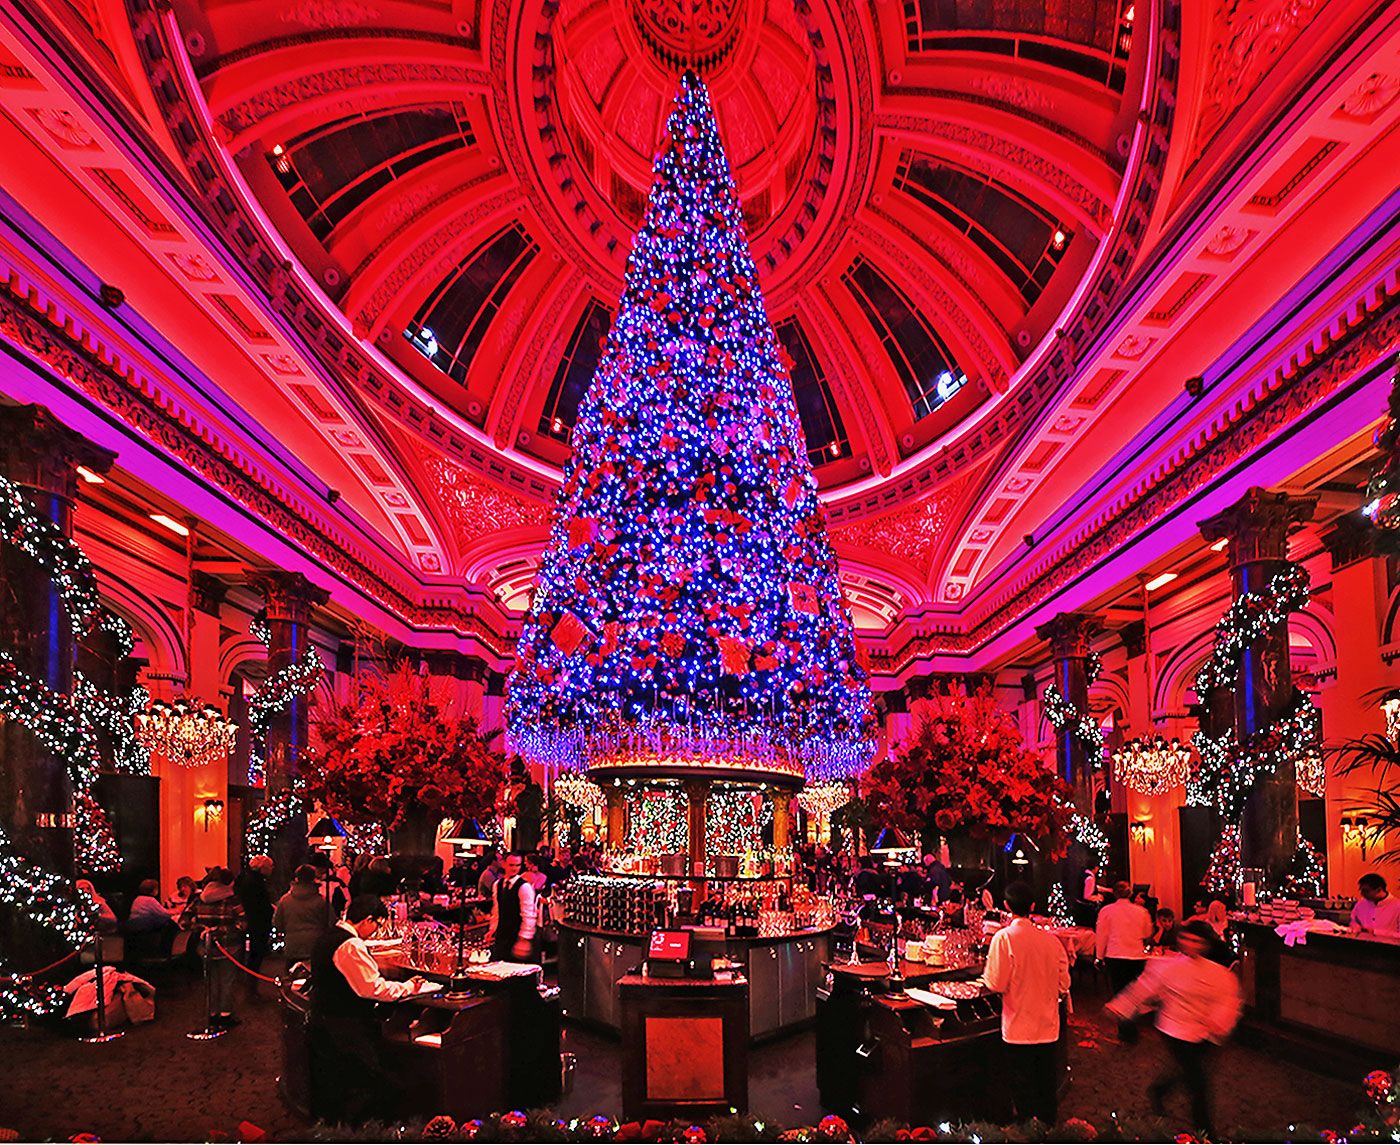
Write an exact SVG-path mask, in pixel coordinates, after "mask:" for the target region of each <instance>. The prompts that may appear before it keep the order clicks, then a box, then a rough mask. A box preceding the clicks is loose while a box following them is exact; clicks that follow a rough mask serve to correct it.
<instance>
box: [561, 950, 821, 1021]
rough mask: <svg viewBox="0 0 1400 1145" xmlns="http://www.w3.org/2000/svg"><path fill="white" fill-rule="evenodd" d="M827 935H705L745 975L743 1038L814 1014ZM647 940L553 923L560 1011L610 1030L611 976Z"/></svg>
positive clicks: (629, 965) (613, 1006) (614, 1003)
mask: <svg viewBox="0 0 1400 1145" xmlns="http://www.w3.org/2000/svg"><path fill="white" fill-rule="evenodd" d="M698 933H702V934H703V933H704V932H703V931H701V932H698ZM831 939H832V932H831V930H830V929H826V930H804V931H798V932H797V933H795V934H791V935H786V936H784V937H780V938H737V937H735V938H723V939H713V940H708V941H710V942H713V943H714V944H715V946H716V949H715V951H714V952H715V953H717V954H723V955H725V956H726V957H728V958H730V959H732V960H733V961H734V962H738V963H739V964H740V965H741V967H742V970H743V974H744V976H745V978H746V979H747V980H748V983H749V996H748V1005H749V1037H750V1038H751V1039H753V1040H755V1041H761V1040H764V1039H767V1038H771V1037H775V1036H777V1035H779V1034H783V1033H786V1032H788V1031H790V1030H792V1029H795V1028H797V1027H799V1026H801V1025H803V1024H804V1023H806V1022H809V1021H811V1020H812V1018H813V1017H815V1015H816V1012H817V988H818V987H819V986H820V985H821V983H822V978H823V971H822V963H824V962H827V961H829V960H830V958H831ZM649 940H650V936H649V935H648V936H647V937H645V938H643V937H642V936H640V935H635V934H618V933H614V932H610V931H606V930H597V929H593V928H590V927H581V926H578V925H576V924H574V923H568V922H566V923H560V925H559V993H560V1001H561V1002H562V1004H563V1007H564V1014H565V1015H566V1016H567V1017H569V1018H572V1019H574V1020H575V1021H578V1022H582V1023H584V1024H585V1025H589V1026H592V1027H594V1028H596V1029H602V1030H605V1031H608V1032H610V1033H618V1032H619V1031H620V1030H621V1028H622V1014H621V1010H620V1008H619V1001H618V992H617V983H618V982H619V980H620V979H622V978H623V977H624V976H626V975H627V974H629V973H631V972H633V971H634V970H635V969H636V968H638V967H640V965H641V963H642V958H643V956H644V953H645V949H644V946H645V943H647V942H648V941H649Z"/></svg>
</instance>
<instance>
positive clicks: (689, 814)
mask: <svg viewBox="0 0 1400 1145" xmlns="http://www.w3.org/2000/svg"><path fill="white" fill-rule="evenodd" d="M709 801H710V781H709V780H708V779H688V780H686V784H685V820H686V827H687V840H688V846H687V849H686V866H687V873H688V874H692V875H698V874H703V873H704V871H705V813H706V810H707V806H708V804H709Z"/></svg>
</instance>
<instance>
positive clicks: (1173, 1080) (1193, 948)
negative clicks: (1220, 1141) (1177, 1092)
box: [1108, 918, 1243, 1141]
mask: <svg viewBox="0 0 1400 1145" xmlns="http://www.w3.org/2000/svg"><path fill="white" fill-rule="evenodd" d="M1176 944H1177V948H1178V949H1179V950H1180V951H1181V953H1180V954H1179V955H1177V956H1176V957H1175V958H1154V959H1153V960H1152V965H1151V966H1149V967H1148V968H1147V969H1146V970H1145V971H1144V972H1143V973H1142V974H1140V975H1138V977H1137V978H1136V979H1135V980H1134V981H1133V982H1132V983H1130V984H1129V986H1128V988H1127V989H1126V990H1124V991H1123V992H1122V993H1121V994H1119V995H1118V996H1117V997H1116V998H1114V999H1113V1001H1112V1002H1110V1003H1109V1004H1108V1011H1109V1013H1111V1014H1115V1015H1117V1016H1118V1017H1119V1018H1120V1019H1122V1020H1124V1021H1130V1020H1131V1019H1133V1018H1134V1017H1136V1016H1137V1015H1138V1014H1140V1013H1142V1011H1144V1010H1147V1009H1150V1008H1151V1007H1152V1006H1156V1007H1157V1032H1158V1033H1160V1034H1161V1035H1162V1041H1163V1042H1164V1043H1165V1044H1166V1047H1167V1052H1168V1053H1169V1054H1171V1058H1172V1064H1171V1065H1169V1066H1168V1067H1167V1068H1166V1069H1165V1070H1164V1071H1163V1072H1162V1073H1161V1074H1159V1075H1158V1077H1157V1080H1156V1081H1154V1082H1153V1083H1152V1084H1151V1085H1150V1086H1148V1087H1147V1096H1148V1099H1149V1100H1150V1101H1151V1103H1152V1112H1153V1113H1155V1114H1157V1116H1159V1117H1161V1116H1163V1115H1164V1112H1165V1111H1164V1109H1163V1106H1162V1099H1163V1098H1164V1097H1166V1095H1167V1094H1168V1093H1170V1092H1171V1091H1172V1090H1173V1089H1174V1088H1176V1086H1177V1085H1179V1084H1180V1083H1181V1082H1183V1081H1184V1082H1185V1083H1186V1088H1187V1091H1188V1092H1189V1093H1190V1095H1191V1117H1192V1128H1193V1129H1195V1130H1197V1131H1198V1132H1202V1133H1203V1134H1204V1136H1205V1138H1206V1139H1207V1140H1211V1141H1214V1140H1215V1123H1214V1118H1213V1117H1212V1116H1211V1101H1210V1073H1211V1070H1210V1056H1211V1053H1212V1047H1213V1046H1215V1045H1218V1044H1219V1043H1221V1042H1223V1041H1224V1040H1225V1039H1226V1038H1227V1037H1229V1036H1230V1031H1231V1030H1233V1029H1234V1028H1235V1023H1236V1022H1238V1021H1239V1020H1240V1010H1241V1009H1242V1008H1243V1002H1242V1000H1241V997H1240V984H1239V980H1238V979H1236V977H1235V975H1234V974H1233V973H1232V972H1231V971H1229V970H1227V969H1226V968H1225V967H1223V966H1221V965H1220V963H1218V962H1212V961H1211V960H1210V959H1209V958H1206V957H1205V954H1206V951H1208V950H1210V949H1211V948H1212V947H1213V946H1214V945H1215V934H1214V932H1213V931H1212V930H1211V926H1210V923H1208V922H1206V921H1205V920H1204V919H1199V918H1193V919H1192V920H1191V921H1190V922H1187V923H1185V924H1184V925H1183V926H1182V928H1181V932H1180V933H1179V934H1178V935H1177V937H1176Z"/></svg>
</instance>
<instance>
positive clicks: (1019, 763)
mask: <svg viewBox="0 0 1400 1145" xmlns="http://www.w3.org/2000/svg"><path fill="white" fill-rule="evenodd" d="M914 715H915V716H916V718H917V720H918V725H917V728H916V730H915V732H914V734H913V736H912V737H911V738H910V740H909V741H908V742H907V743H905V744H903V745H901V746H900V747H898V748H896V749H894V750H893V751H891V752H890V754H889V755H888V756H886V757H885V758H884V759H883V760H881V761H879V762H878V763H876V764H875V765H874V766H872V767H871V768H870V770H869V771H868V772H866V775H865V778H864V780H863V781H862V783H861V788H862V790H863V791H864V792H865V797H866V800H867V801H868V803H869V804H870V806H871V808H872V811H873V814H874V818H875V821H876V822H877V823H881V824H888V825H890V826H893V827H897V828H899V829H900V830H901V831H904V832H905V833H908V834H918V835H921V836H923V837H924V838H932V837H933V836H936V835H942V836H944V837H946V838H947V839H948V840H949V842H950V844H952V845H954V846H955V847H956V845H957V844H958V843H960V842H961V841H963V840H971V841H973V844H974V846H976V847H980V848H982V849H985V847H986V846H987V845H988V843H997V844H1001V843H1005V842H1006V841H1007V840H1008V839H1009V838H1010V837H1011V836H1012V835H1013V834H1015V833H1018V832H1019V833H1022V834H1025V835H1028V836H1030V837H1031V838H1033V839H1034V840H1036V842H1037V844H1038V845H1039V846H1040V847H1041V849H1042V852H1043V853H1044V854H1045V855H1046V856H1047V857H1049V858H1056V857H1058V856H1059V855H1060V854H1062V853H1063V852H1064V850H1065V848H1066V847H1067V846H1068V842H1069V833H1068V829H1069V826H1070V821H1071V817H1072V814H1073V808H1072V807H1071V806H1070V804H1069V799H1070V790H1069V787H1068V785H1067V784H1065V783H1064V782H1063V781H1062V780H1061V779H1060V778H1059V777H1058V776H1057V775H1056V774H1055V773H1054V771H1053V770H1052V769H1050V768H1049V767H1047V766H1046V765H1045V764H1044V762H1043V761H1042V760H1041V758H1040V756H1039V755H1037V754H1035V753H1034V752H1031V751H1028V750H1026V748H1025V746H1024V744H1023V742H1022V738H1021V732H1020V729H1019V728H1018V727H1017V726H1016V721H1015V719H1014V718H1013V717H1012V716H1011V714H1010V713H1009V712H1006V711H1004V710H1002V709H1001V708H999V707H998V706H997V704H996V701H995V700H993V699H992V695H991V690H990V689H988V688H984V689H982V690H981V691H978V692H977V693H975V694H973V695H968V694H967V693H965V692H963V691H961V690H948V691H944V692H942V693H940V694H938V695H935V696H933V697H932V698H931V699H929V700H926V701H921V702H920V703H918V704H917V705H916V706H915V709H914Z"/></svg>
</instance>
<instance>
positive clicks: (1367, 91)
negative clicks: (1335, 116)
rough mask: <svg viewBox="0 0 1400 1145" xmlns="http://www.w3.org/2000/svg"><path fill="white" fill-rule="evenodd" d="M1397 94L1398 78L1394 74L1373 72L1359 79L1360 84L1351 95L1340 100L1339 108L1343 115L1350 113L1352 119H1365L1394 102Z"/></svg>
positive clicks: (1399, 88)
mask: <svg viewBox="0 0 1400 1145" xmlns="http://www.w3.org/2000/svg"><path fill="white" fill-rule="evenodd" d="M1398 95H1400V80H1397V79H1396V78H1395V77H1394V76H1388V75H1383V74H1382V73H1380V72H1373V73H1372V74H1371V75H1369V76H1367V77H1366V78H1365V79H1364V80H1362V81H1361V84H1360V86H1359V87H1357V89H1356V90H1355V91H1354V92H1352V93H1351V95H1349V96H1347V97H1346V99H1344V100H1342V106H1341V108H1340V109H1339V110H1340V111H1341V112H1342V114H1343V115H1350V116H1352V117H1353V118H1354V119H1366V118H1368V117H1370V116H1373V115H1375V114H1376V113H1377V112H1380V111H1384V110H1385V109H1386V108H1387V107H1389V106H1390V105H1391V104H1392V103H1394V102H1395V97H1396V96H1398Z"/></svg>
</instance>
